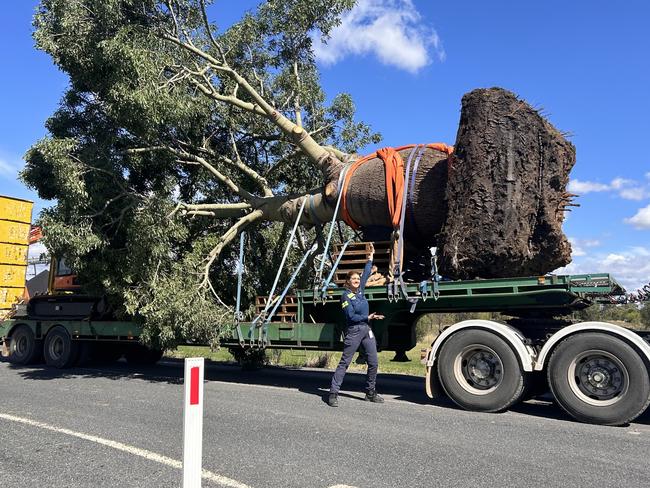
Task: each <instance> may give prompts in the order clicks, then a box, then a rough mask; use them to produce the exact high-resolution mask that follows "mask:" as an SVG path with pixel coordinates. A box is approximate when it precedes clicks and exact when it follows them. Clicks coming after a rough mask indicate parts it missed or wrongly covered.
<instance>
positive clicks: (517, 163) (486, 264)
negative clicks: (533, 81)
mask: <svg viewBox="0 0 650 488" xmlns="http://www.w3.org/2000/svg"><path fill="white" fill-rule="evenodd" d="M574 164H575V147H574V146H573V144H571V143H570V142H568V141H567V140H566V139H565V138H564V136H563V135H562V134H561V133H560V132H559V131H558V130H557V129H556V128H555V127H553V126H552V125H551V124H550V123H549V122H548V121H547V120H546V119H544V117H542V116H541V115H540V114H539V113H538V111H537V110H535V109H534V108H532V107H531V106H530V105H529V104H528V103H526V102H525V101H523V100H520V99H519V98H517V96H516V95H514V94H513V93H511V92H508V91H506V90H503V89H501V88H490V89H479V90H474V91H472V92H470V93H468V94H466V95H465V96H464V97H463V100H462V110H461V117H460V124H459V127H458V134H457V137H456V146H455V152H454V161H453V163H452V165H451V169H450V172H449V175H448V179H447V189H446V200H447V218H446V220H445V223H444V225H443V227H442V231H441V232H440V234H439V236H438V237H437V242H438V245H439V247H440V248H441V255H440V266H441V269H442V270H443V272H445V273H447V274H448V275H450V276H452V277H454V278H466V279H471V278H475V277H481V278H499V277H511V276H531V275H541V274H545V273H548V272H550V271H553V270H554V269H556V268H558V267H560V266H564V265H566V264H568V263H569V262H570V261H571V245H570V244H569V242H568V240H567V238H566V236H565V235H564V233H563V232H562V222H563V221H564V216H565V214H564V211H565V206H566V205H567V204H568V203H570V197H571V195H569V194H567V193H566V186H567V184H568V182H569V172H570V171H571V168H572V167H573V165H574Z"/></svg>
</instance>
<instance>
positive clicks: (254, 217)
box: [200, 210, 264, 287]
mask: <svg viewBox="0 0 650 488" xmlns="http://www.w3.org/2000/svg"><path fill="white" fill-rule="evenodd" d="M263 215H264V212H262V211H261V210H255V211H254V212H251V213H249V214H248V215H246V216H244V217H242V218H241V219H239V220H238V221H237V223H235V225H233V226H232V227H230V229H228V230H227V231H226V232H225V234H223V235H222V236H221V237H220V238H219V243H218V244H217V245H216V246H215V247H214V248H213V249H212V251H210V254H208V256H207V257H206V263H205V266H204V268H203V280H202V281H201V285H200V286H201V287H207V286H209V283H210V267H211V266H212V263H214V261H215V260H216V259H217V258H218V257H219V255H220V254H221V252H222V251H223V249H224V247H226V246H227V245H228V244H230V242H232V240H233V239H235V237H237V236H238V235H239V233H240V232H241V231H242V230H244V229H246V228H247V227H248V226H249V225H251V224H253V223H255V222H257V221H258V220H261V219H262V217H263Z"/></svg>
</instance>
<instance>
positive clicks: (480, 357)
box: [454, 344, 503, 395]
mask: <svg viewBox="0 0 650 488" xmlns="http://www.w3.org/2000/svg"><path fill="white" fill-rule="evenodd" d="M454 376H455V377H456V381H458V384H459V385H460V386H461V387H463V389H464V390H466V391H468V392H469V393H472V394H474V395H487V394H488V393H491V392H493V391H494V390H496V389H497V388H498V387H499V385H500V384H501V382H502V381H503V362H502V361H501V358H500V357H499V355H498V354H497V353H496V352H495V351H494V350H493V349H491V348H489V347H487V346H485V345H483V344H471V345H468V346H465V347H464V348H463V350H462V351H461V352H460V353H459V354H458V355H457V356H456V358H455V360H454Z"/></svg>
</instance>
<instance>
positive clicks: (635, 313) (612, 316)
mask: <svg viewBox="0 0 650 488" xmlns="http://www.w3.org/2000/svg"><path fill="white" fill-rule="evenodd" d="M575 318H576V319H577V320H580V321H582V322H589V321H605V322H607V321H616V322H626V323H628V324H630V325H638V324H640V323H641V318H642V310H640V309H639V307H638V305H637V304H635V303H628V304H625V305H598V304H596V305H592V306H591V307H589V308H586V309H584V310H581V311H579V312H576V314H575Z"/></svg>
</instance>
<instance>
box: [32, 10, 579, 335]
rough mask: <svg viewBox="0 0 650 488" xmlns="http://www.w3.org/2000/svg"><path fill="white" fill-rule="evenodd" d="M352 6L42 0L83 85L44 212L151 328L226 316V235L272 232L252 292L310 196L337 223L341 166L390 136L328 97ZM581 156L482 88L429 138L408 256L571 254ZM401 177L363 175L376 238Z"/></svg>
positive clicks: (475, 262)
mask: <svg viewBox="0 0 650 488" xmlns="http://www.w3.org/2000/svg"><path fill="white" fill-rule="evenodd" d="M353 3H354V2H353V1H351V0H338V1H335V2H331V1H305V0H291V1H276V0H270V1H268V2H265V3H262V4H261V5H260V7H259V8H258V10H257V12H256V13H255V14H247V15H246V16H245V17H244V18H243V19H242V20H241V21H240V22H238V23H236V24H235V25H233V26H232V27H230V28H229V29H227V30H225V31H223V32H222V31H219V30H218V28H217V27H216V26H215V25H213V24H210V22H209V20H208V12H207V11H206V6H205V2H204V1H203V0H179V1H176V0H168V1H155V0H129V1H108V2H107V1H99V0H80V1H76V2H66V1H63V0H44V1H43V2H42V3H41V5H40V7H39V11H38V13H37V16H36V20H35V25H36V32H35V37H36V41H37V44H38V46H39V47H40V48H41V49H43V50H45V51H46V52H48V53H49V54H50V55H51V56H52V57H53V59H54V61H55V62H56V64H57V65H58V66H59V67H60V68H61V69H62V70H63V71H65V72H66V73H68V74H69V76H70V81H71V84H70V89H69V90H68V93H67V94H66V96H65V98H64V100H63V102H62V105H61V108H60V109H59V110H58V111H57V112H56V113H55V114H54V116H53V117H52V118H51V119H50V120H49V121H48V129H49V131H50V134H51V135H50V137H48V138H46V139H44V140H42V141H40V142H38V143H37V144H36V145H35V146H34V147H33V148H32V149H31V150H30V151H29V153H28V154H27V167H26V169H25V171H24V172H23V178H24V180H25V181H26V182H27V183H28V184H29V185H31V186H32V187H34V188H35V189H37V190H38V192H39V194H40V196H41V197H42V198H47V199H56V200H57V204H56V206H54V207H53V208H52V209H49V210H47V211H45V212H44V214H43V215H42V221H43V223H44V224H45V228H46V232H47V234H46V242H47V244H48V245H49V246H50V247H51V248H52V250H53V251H54V252H55V253H57V254H61V255H65V256H67V257H68V258H69V259H70V261H71V262H72V264H73V265H75V267H76V268H77V269H79V271H80V273H81V277H82V279H83V280H84V281H85V282H86V283H88V284H89V286H93V285H94V286H95V287H96V288H97V289H98V291H101V292H107V293H109V295H113V296H116V297H118V300H117V301H119V302H123V303H125V304H126V311H128V312H133V311H136V310H137V311H138V312H139V316H140V317H142V318H143V319H144V320H145V322H146V324H147V329H146V330H147V331H148V332H149V339H151V340H156V341H159V343H160V344H162V345H167V344H172V343H173V342H174V341H175V340H177V339H178V338H180V337H185V338H187V337H190V338H191V337H193V336H197V337H198V336H201V335H203V334H205V333H207V331H209V330H211V329H212V328H213V326H214V322H215V317H222V318H223V323H226V322H227V306H226V305H225V304H224V303H223V302H221V299H220V298H219V296H221V297H225V298H224V301H225V302H228V299H227V297H229V296H232V295H233V294H234V293H232V288H233V282H234V280H232V271H233V268H234V265H233V262H232V259H233V255H232V252H231V251H230V249H229V247H228V245H229V244H230V243H231V242H232V241H233V240H234V239H235V238H236V237H237V235H238V234H239V233H240V232H241V231H243V230H244V229H247V228H249V227H251V226H252V225H256V226H257V229H258V230H259V232H256V233H254V237H253V239H254V240H253V241H252V243H251V244H250V245H251V247H253V248H254V249H255V250H256V251H257V252H254V253H251V254H252V255H253V259H254V260H255V261H254V263H253V266H252V267H253V268H254V269H255V270H256V272H255V273H254V275H253V277H252V279H251V280H250V281H249V283H248V285H247V286H248V290H247V291H248V292H249V294H251V295H252V294H254V292H253V290H257V289H258V288H259V287H260V286H261V285H265V284H267V283H269V281H270V277H271V276H272V274H273V273H274V271H275V267H276V266H277V264H278V258H277V257H276V256H275V255H273V254H272V253H263V252H260V251H259V250H261V249H271V248H273V247H275V246H278V245H279V244H281V242H282V241H283V239H285V238H286V234H287V227H288V225H290V224H291V223H293V221H294V220H295V219H296V218H297V216H298V212H299V208H300V207H301V205H302V203H303V201H304V198H305V196H310V202H309V207H308V211H306V212H304V213H303V214H302V219H301V223H302V224H303V225H304V226H305V228H306V229H309V228H311V227H313V226H314V224H317V223H318V222H325V221H328V220H329V219H331V218H332V217H334V209H335V207H336V202H337V200H338V197H339V192H340V191H341V187H340V185H338V181H339V176H340V174H341V171H342V170H343V168H345V165H346V163H348V162H350V161H352V160H354V159H356V156H355V151H356V150H357V149H358V148H362V147H366V146H367V145H368V144H369V143H377V142H378V140H379V139H378V136H377V135H376V134H373V133H372V131H371V130H370V128H369V127H368V126H367V125H365V124H363V123H359V122H355V120H354V105H353V103H352V100H351V99H350V97H349V96H347V95H339V96H337V97H335V98H334V99H333V100H332V102H331V103H330V104H329V105H328V104H326V103H325V95H324V93H323V92H322V90H321V88H320V86H319V81H318V71H317V69H316V66H315V62H314V58H313V51H312V34H313V33H314V32H320V33H321V34H322V35H324V36H327V34H328V32H329V31H330V30H331V28H332V27H333V26H334V25H336V24H337V22H338V21H339V18H340V15H341V13H342V12H344V11H345V10H346V9H349V8H351V6H352V5H353ZM432 137H435V135H432ZM406 142H411V141H406ZM425 142H428V141H425ZM409 151H410V150H404V151H402V152H401V154H402V157H403V158H407V157H408V156H409ZM573 162H574V151H573V147H572V146H571V144H569V143H568V142H567V141H566V140H565V139H564V137H563V136H562V135H561V134H560V133H559V132H558V131H557V130H555V129H554V128H553V127H552V126H551V125H550V124H549V123H548V122H547V121H546V120H544V118H543V117H541V116H540V115H539V114H538V113H537V112H536V111H535V110H534V109H533V108H531V107H530V106H529V105H528V104H526V103H525V102H524V101H522V100H519V99H517V97H516V96H514V95H513V94H511V93H509V92H507V91H505V90H501V89H489V90H477V91H474V92H472V93H470V94H468V95H467V96H466V97H465V98H464V99H463V107H462V113H461V124H460V128H459V133H458V140H457V141H456V147H455V151H454V154H453V155H452V156H449V154H447V153H446V152H444V151H439V150H437V149H434V148H430V149H426V151H425V153H424V156H423V157H422V159H421V161H420V163H419V167H418V171H417V173H416V174H415V183H414V186H413V187H412V191H411V192H410V193H411V195H410V197H409V198H410V200H411V203H410V207H409V212H410V217H409V219H407V224H406V229H405V234H406V242H407V244H408V247H407V249H406V253H407V257H409V256H411V257H417V255H418V254H419V253H420V252H421V251H422V250H423V249H425V248H426V247H427V246H429V245H438V247H439V248H440V255H441V258H442V259H441V264H442V269H441V271H442V272H443V273H444V274H447V275H448V276H451V277H455V278H459V277H476V276H478V277H497V276H508V275H510V276H512V275H517V274H531V273H536V274H539V273H544V272H547V271H551V270H552V269H554V268H555V267H557V266H560V265H562V264H566V263H567V262H568V260H569V255H570V247H569V244H568V243H567V241H566V238H565V237H564V235H563V234H562V231H561V222H562V220H563V211H564V209H565V206H566V205H567V204H569V198H570V195H568V194H566V193H565V191H564V189H565V186H566V183H567V179H568V172H569V170H570V168H571V166H572V165H573ZM385 171H386V170H385V167H384V162H383V161H382V160H380V159H379V158H371V159H370V160H369V161H367V162H366V163H365V164H363V165H361V166H359V167H358V169H357V170H356V171H355V172H354V174H351V175H350V178H349V183H348V184H347V192H346V194H345V211H346V212H347V213H348V215H349V219H350V220H351V221H353V222H354V223H355V224H357V225H358V226H360V228H361V229H362V230H364V231H369V230H370V229H374V230H376V229H377V228H379V229H382V228H383V229H387V231H385V232H387V233H389V232H390V230H391V229H390V227H391V225H390V219H391V215H390V214H389V211H388V200H387V194H386V186H385V181H386V177H385ZM342 213H343V212H339V214H338V215H336V218H337V219H339V218H341V216H342ZM273 222H278V223H280V224H279V225H275V224H273ZM283 224H285V225H283ZM414 237H417V238H414ZM415 242H417V245H414V244H413V243H415ZM226 250H227V251H226ZM197 284H198V292H197ZM215 289H216V290H220V291H219V296H217V294H216V292H215ZM217 321H218V320H217Z"/></svg>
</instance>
